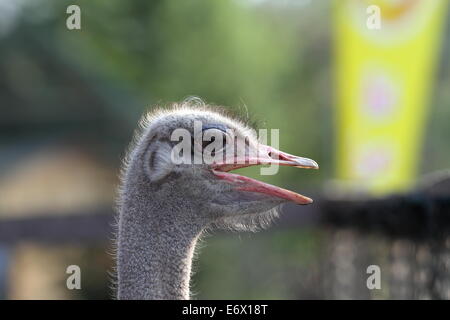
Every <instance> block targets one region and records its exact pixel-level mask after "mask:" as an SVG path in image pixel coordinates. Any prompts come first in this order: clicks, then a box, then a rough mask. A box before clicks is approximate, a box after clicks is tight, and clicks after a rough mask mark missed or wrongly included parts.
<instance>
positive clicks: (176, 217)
mask: <svg viewBox="0 0 450 320" xmlns="http://www.w3.org/2000/svg"><path fill="white" fill-rule="evenodd" d="M141 127H142V128H141V131H140V132H139V134H137V135H136V138H135V143H134V144H133V145H132V147H131V150H130V152H129V154H128V157H127V160H126V162H125V167H124V171H123V175H122V188H121V192H120V202H119V216H118V233H117V275H118V297H119V298H120V299H188V298H189V279H190V272H191V263H192V256H193V252H194V248H195V243H196V241H197V239H198V237H199V236H200V234H201V233H202V231H203V230H204V229H206V228H209V227H212V226H219V227H225V228H231V229H237V230H242V229H247V230H253V229H257V228H259V227H261V226H264V225H265V224H267V223H268V222H270V220H271V219H272V218H273V217H274V216H275V215H276V213H275V210H274V208H276V207H277V206H278V205H280V204H281V203H283V202H287V201H292V202H295V203H297V204H309V203H311V202H312V200H311V199H309V198H307V197H305V196H302V195H300V194H297V193H294V192H292V191H288V190H285V189H282V188H279V187H276V186H272V185H269V184H266V183H263V182H260V181H258V180H254V179H251V178H248V177H245V176H241V175H238V174H235V173H231V172H230V171H232V170H234V169H237V168H242V167H248V166H251V165H261V164H267V165H273V164H275V165H285V166H294V167H301V168H313V169H317V168H318V166H317V164H316V163H315V162H314V161H313V160H310V159H306V158H301V157H296V156H293V155H290V154H287V153H284V152H281V151H279V150H277V149H275V148H272V147H270V146H267V145H264V144H261V143H259V142H258V140H257V138H256V134H255V132H254V131H253V130H252V129H251V128H250V127H248V126H247V125H246V124H245V123H244V122H242V121H240V120H238V119H236V118H232V117H230V116H227V115H226V114H225V113H223V112H221V111H218V109H216V108H214V107H210V106H206V105H202V106H198V105H197V106H192V104H191V103H182V104H175V105H174V106H173V107H172V108H169V109H165V110H159V111H156V112H154V113H152V114H150V115H148V116H147V117H145V118H144V121H143V123H142V126H141Z"/></svg>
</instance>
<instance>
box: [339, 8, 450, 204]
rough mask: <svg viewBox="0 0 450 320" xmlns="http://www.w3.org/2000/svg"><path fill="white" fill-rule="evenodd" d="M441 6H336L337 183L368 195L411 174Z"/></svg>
mask: <svg viewBox="0 0 450 320" xmlns="http://www.w3.org/2000/svg"><path fill="white" fill-rule="evenodd" d="M448 3H449V1H448V0H371V1H368V0H367V1H365V0H336V1H335V3H334V5H335V7H334V14H335V19H334V20H335V23H334V32H335V34H334V36H335V37H334V41H335V45H334V49H335V59H336V61H335V66H336V70H335V79H334V80H335V83H336V86H335V89H336V91H335V95H336V103H337V110H336V130H337V132H336V139H337V141H336V142H337V154H336V156H337V158H336V161H337V178H338V180H339V181H343V182H346V183H347V185H348V186H349V187H350V188H351V189H356V190H359V191H364V192H368V193H371V194H375V195H380V194H385V193H390V192H397V191H404V190H407V189H408V188H410V187H411V186H412V185H413V182H414V179H415V177H416V174H417V169H418V164H419V159H420V157H419V156H420V152H421V145H422V139H423V133H424V128H425V122H426V118H427V110H426V109H427V103H428V102H429V98H430V91H431V90H430V89H431V86H432V83H433V76H434V70H435V64H436V63H435V62H436V60H437V59H436V58H437V56H438V53H439V48H440V46H439V43H440V41H441V36H442V32H441V31H442V26H443V21H444V19H445V17H446V10H447V5H448Z"/></svg>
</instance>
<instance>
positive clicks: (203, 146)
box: [202, 134, 227, 149]
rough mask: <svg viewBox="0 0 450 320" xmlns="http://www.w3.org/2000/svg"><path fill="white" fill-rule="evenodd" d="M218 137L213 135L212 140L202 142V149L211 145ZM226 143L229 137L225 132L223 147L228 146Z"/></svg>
mask: <svg viewBox="0 0 450 320" xmlns="http://www.w3.org/2000/svg"><path fill="white" fill-rule="evenodd" d="M216 139H217V137H216V136H212V137H211V140H206V141H203V143H202V149H205V148H206V147H207V146H209V145H210V144H211V143H213V142H215V141H216ZM226 144H227V137H226V135H225V134H222V145H221V146H222V148H225V147H226ZM222 148H220V149H222Z"/></svg>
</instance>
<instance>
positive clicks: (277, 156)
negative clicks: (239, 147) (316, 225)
mask: <svg viewBox="0 0 450 320" xmlns="http://www.w3.org/2000/svg"><path fill="white" fill-rule="evenodd" d="M256 149H257V151H258V152H257V155H256V156H245V157H236V158H235V159H234V161H233V163H229V161H226V162H225V163H223V164H215V165H213V173H214V174H215V175H216V177H217V178H219V179H221V180H224V181H226V182H228V183H231V184H233V185H234V186H235V188H236V190H240V191H247V192H258V193H263V194H266V195H269V196H273V197H277V198H281V199H284V200H287V201H292V202H295V203H297V204H310V203H312V202H313V200H312V199H310V198H308V197H306V196H303V195H301V194H298V193H295V192H293V191H289V190H286V189H283V188H280V187H277V186H274V185H271V184H268V183H264V182H262V181H258V180H255V179H252V178H249V177H245V176H241V175H238V174H234V173H230V172H229V171H231V170H235V169H238V168H244V167H249V166H254V165H280V166H291V167H296V168H304V169H319V165H318V164H317V163H316V162H315V161H314V160H312V159H308V158H303V157H298V156H294V155H292V154H289V153H286V152H283V151H280V150H277V149H275V148H273V147H270V146H266V145H263V144H259V145H258V146H257V148H256Z"/></svg>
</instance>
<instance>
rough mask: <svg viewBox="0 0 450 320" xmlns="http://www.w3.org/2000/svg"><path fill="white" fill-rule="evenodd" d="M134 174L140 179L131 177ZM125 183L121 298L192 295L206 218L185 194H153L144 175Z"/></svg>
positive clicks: (120, 249)
mask: <svg viewBox="0 0 450 320" xmlns="http://www.w3.org/2000/svg"><path fill="white" fill-rule="evenodd" d="M131 180H134V179H131ZM139 180H140V181H134V182H133V183H130V184H128V185H127V184H125V190H126V192H124V194H123V195H122V205H121V210H120V214H119V220H118V235H117V277H118V279H117V280H118V299H189V281H190V275H191V265H192V258H193V254H194V249H195V245H196V242H197V239H198V238H199V236H200V234H201V232H202V230H203V226H204V223H203V222H202V221H199V219H198V215H196V214H195V211H194V210H193V208H191V207H189V203H188V202H186V201H183V199H174V197H171V199H170V201H163V200H161V199H153V198H152V196H151V195H152V194H154V190H152V188H151V187H150V186H149V185H147V184H146V183H145V181H144V180H142V179H139Z"/></svg>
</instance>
